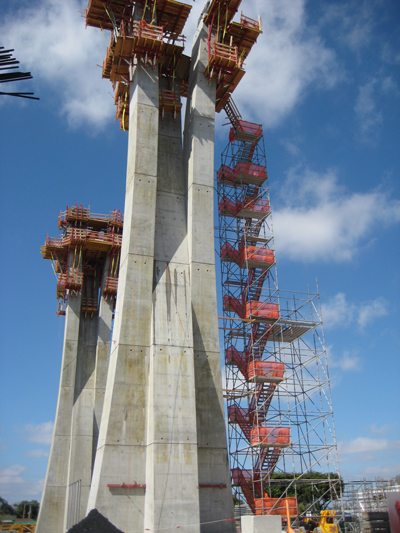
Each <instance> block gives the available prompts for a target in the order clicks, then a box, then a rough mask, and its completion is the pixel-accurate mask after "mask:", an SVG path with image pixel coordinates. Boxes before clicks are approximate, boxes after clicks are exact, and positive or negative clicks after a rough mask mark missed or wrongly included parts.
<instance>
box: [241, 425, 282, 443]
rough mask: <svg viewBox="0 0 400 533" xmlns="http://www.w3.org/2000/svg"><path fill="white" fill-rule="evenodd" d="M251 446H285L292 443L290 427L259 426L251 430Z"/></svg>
mask: <svg viewBox="0 0 400 533" xmlns="http://www.w3.org/2000/svg"><path fill="white" fill-rule="evenodd" d="M250 439H251V441H250V443H251V446H260V447H261V448H269V447H271V448H284V447H286V446H289V445H290V428H281V427H267V426H257V427H254V428H251V430H250Z"/></svg>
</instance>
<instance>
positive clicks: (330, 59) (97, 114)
mask: <svg viewBox="0 0 400 533" xmlns="http://www.w3.org/2000/svg"><path fill="white" fill-rule="evenodd" d="M86 4H87V2H86V1H85V0H71V1H70V2H63V1H62V0H43V1H42V2H41V3H35V5H34V6H32V7H21V8H19V9H18V10H17V11H13V13H12V14H11V13H10V14H9V15H8V16H5V17H4V18H3V22H2V23H1V24H0V32H1V35H2V37H3V42H5V43H6V42H7V43H12V46H13V47H14V48H15V54H16V56H17V57H18V59H19V60H20V61H21V66H23V68H24V69H29V70H31V72H32V74H33V76H34V83H35V88H36V94H37V96H40V88H42V91H43V92H44V90H43V88H44V87H46V89H47V88H48V89H50V90H51V91H52V93H53V95H54V98H53V102H51V105H52V106H53V107H54V108H55V109H56V110H57V111H60V112H61V114H63V115H65V116H66V118H67V120H68V122H69V124H70V125H72V126H82V125H86V124H88V125H90V126H96V127H97V128H104V127H105V125H106V124H107V123H108V122H110V121H111V120H112V116H113V114H114V112H115V108H114V106H113V101H112V99H111V97H110V95H109V94H108V93H109V92H111V85H110V83H109V81H108V80H102V79H101V69H100V68H98V67H97V66H96V64H102V62H103V59H104V56H105V53H106V48H107V45H108V40H109V34H108V33H107V39H105V36H104V34H103V33H102V32H101V31H100V30H98V29H96V28H86V29H85V21H84V19H83V18H82V17H81V15H80V14H79V13H78V11H79V10H84V8H85V7H86ZM203 6H204V2H197V3H194V4H193V8H192V12H191V14H190V17H189V20H188V22H187V24H186V26H185V28H184V34H185V35H186V36H187V44H188V46H187V50H186V53H188V54H190V49H191V43H192V39H193V34H194V32H195V28H196V26H197V21H198V19H199V15H200V12H201V9H202V7H203ZM248 7H249V8H250V7H251V8H250V9H246V14H248V15H249V16H251V17H254V18H257V16H258V14H260V15H261V16H262V18H263V24H264V27H263V30H264V33H263V34H262V35H260V37H259V39H258V43H257V44H256V46H255V47H254V49H253V50H252V53H251V54H250V56H249V58H248V60H247V66H246V70H248V71H249V74H248V75H247V76H245V77H244V79H243V80H242V82H241V84H240V89H239V90H238V92H237V98H238V101H239V103H240V107H241V109H242V108H243V112H244V113H246V114H248V113H250V115H254V116H256V115H257V116H260V113H263V114H264V119H263V122H264V125H265V127H268V126H273V125H275V124H277V123H279V122H280V121H281V120H282V119H283V118H284V117H286V116H287V115H288V114H289V113H290V112H291V110H292V109H293V107H294V106H295V105H296V104H297V103H298V101H299V100H300V99H301V98H302V96H303V95H304V93H305V91H306V90H307V89H308V88H309V87H310V86H318V87H321V86H322V87H328V88H330V87H333V86H334V85H335V83H336V82H337V80H338V79H339V77H340V72H339V69H338V68H337V65H336V58H335V52H334V51H333V50H330V49H328V48H327V47H326V46H325V44H324V43H323V41H322V39H321V37H320V36H319V35H318V30H317V28H316V27H311V26H309V25H307V24H306V20H305V17H306V13H305V2H304V0H290V1H289V0H285V1H282V0H268V1H266V0H258V1H256V2H253V3H252V4H250V6H248ZM250 73H252V74H250ZM254 76H257V77H258V79H259V80H260V83H254ZM261 80H264V83H261ZM260 86H262V90H260ZM46 94H49V93H48V92H47V93H46ZM235 97H236V95H235ZM46 103H49V102H48V101H47V102H46ZM41 105H43V102H42V103H41Z"/></svg>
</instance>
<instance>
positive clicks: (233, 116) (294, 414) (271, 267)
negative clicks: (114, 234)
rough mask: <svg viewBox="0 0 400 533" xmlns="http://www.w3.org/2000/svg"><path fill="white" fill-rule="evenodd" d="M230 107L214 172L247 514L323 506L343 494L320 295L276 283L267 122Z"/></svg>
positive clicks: (230, 398) (235, 462)
mask: <svg viewBox="0 0 400 533" xmlns="http://www.w3.org/2000/svg"><path fill="white" fill-rule="evenodd" d="M225 111H226V114H227V116H228V119H229V120H230V122H231V124H232V127H231V129H230V133H229V143H228V145H227V146H226V148H225V149H224V151H223V152H222V157H221V166H220V168H219V169H218V171H217V176H216V182H217V191H218V210H219V226H218V227H219V247H220V258H221V282H222V298H223V317H222V331H223V337H224V350H225V369H226V389H225V398H226V400H227V416H228V435H229V453H230V462H231V472H232V483H233V487H234V493H235V499H236V502H237V503H239V504H242V505H240V509H241V513H242V514H246V509H247V513H251V514H256V515H266V514H271V515H283V516H286V515H287V512H289V514H290V515H291V516H298V515H300V514H305V513H308V515H310V513H311V514H317V513H318V511H319V510H320V509H321V505H322V503H323V502H324V503H325V504H326V503H327V502H328V501H333V500H338V499H340V496H341V481H340V477H339V469H338V461H337V449H336V438H335V430H334V423H333V410H332V402H331V394H330V384H329V374H328V366H327V356H326V350H325V344H324V334H323V328H322V319H321V310H320V302H319V295H318V294H310V293H307V294H302V293H298V292H297V293H289V292H287V291H282V290H279V288H278V278H277V269H276V262H275V251H274V236H273V226H272V216H271V208H270V199H269V190H268V177H267V166H266V156H265V147H264V138H263V131H262V126H261V125H259V124H254V123H250V122H247V121H244V120H242V118H241V116H240V114H239V111H238V110H237V108H236V106H235V105H234V103H233V101H232V100H231V99H230V100H228V102H227V103H226V104H225ZM305 493H306V494H307V496H306V497H305V496H304V494H305ZM246 504H247V505H246ZM287 510H288V511H287Z"/></svg>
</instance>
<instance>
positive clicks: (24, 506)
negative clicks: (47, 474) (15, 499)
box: [14, 500, 40, 520]
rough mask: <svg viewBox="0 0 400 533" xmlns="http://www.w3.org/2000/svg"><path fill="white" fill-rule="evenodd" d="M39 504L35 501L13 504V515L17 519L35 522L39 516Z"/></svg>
mask: <svg viewBox="0 0 400 533" xmlns="http://www.w3.org/2000/svg"><path fill="white" fill-rule="evenodd" d="M39 506H40V504H39V502H38V501H36V500H31V501H27V500H23V501H22V502H19V503H14V509H15V514H16V515H17V518H31V519H32V520H36V519H37V516H38V514H39Z"/></svg>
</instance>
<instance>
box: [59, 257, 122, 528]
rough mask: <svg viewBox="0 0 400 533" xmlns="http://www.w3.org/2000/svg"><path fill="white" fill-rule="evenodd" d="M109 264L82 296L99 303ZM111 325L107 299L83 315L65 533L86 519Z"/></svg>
mask: <svg viewBox="0 0 400 533" xmlns="http://www.w3.org/2000/svg"><path fill="white" fill-rule="evenodd" d="M108 262H109V259H107V262H106V265H105V268H103V276H101V272H100V271H96V272H95V273H93V274H89V275H86V276H85V280H84V286H83V290H82V293H83V294H84V295H86V297H89V298H92V297H93V298H96V299H97V295H98V287H99V283H100V279H101V277H102V278H103V287H104V283H105V278H106V276H107V272H108ZM111 321H112V302H106V301H105V299H104V296H101V300H100V308H99V312H98V313H96V314H94V315H93V316H92V315H91V314H90V313H89V314H86V316H85V314H83V313H82V318H81V321H80V328H79V345H78V353H77V364H76V378H75V391H74V406H73V411H72V424H71V446H70V454H69V469H68V487H67V503H66V510H65V527H64V531H67V530H68V529H69V528H71V527H72V526H73V525H74V524H76V523H77V522H79V521H80V520H82V519H83V518H84V517H85V516H86V507H87V503H88V497H89V489H90V484H91V480H92V469H93V463H94V458H95V452H96V448H97V440H98V429H97V424H96V418H95V417H96V414H97V418H99V416H101V410H102V405H103V401H104V389H105V384H106V375H107V368H108V356H109V348H110V336H111ZM96 411H97V413H96ZM77 483H79V490H78V493H77V488H78V487H76V484H77Z"/></svg>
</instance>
